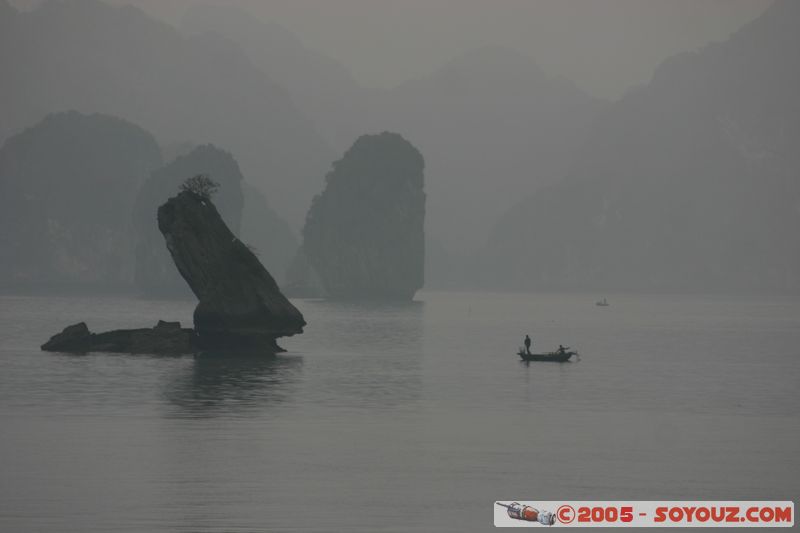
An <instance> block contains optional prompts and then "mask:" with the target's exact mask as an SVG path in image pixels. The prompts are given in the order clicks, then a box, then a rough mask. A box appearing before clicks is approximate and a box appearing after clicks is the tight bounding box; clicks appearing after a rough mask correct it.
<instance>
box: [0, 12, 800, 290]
mask: <svg viewBox="0 0 800 533" xmlns="http://www.w3.org/2000/svg"><path fill="white" fill-rule="evenodd" d="M798 13H800V10H799V9H798V7H797V4H796V3H794V2H791V1H785V0H784V1H779V2H776V3H774V4H772V3H770V2H766V1H746V2H745V1H714V0H705V1H700V2H687V1H683V0H681V1H675V2H659V3H641V2H631V1H628V0H607V1H604V2H592V3H589V4H587V3H582V2H553V1H541V2H516V1H506V2H501V3H500V7H496V6H494V5H491V6H489V5H487V4H486V3H483V2H448V1H444V0H438V1H435V2H432V3H427V2H413V1H412V2H407V3H402V4H400V3H393V4H388V3H371V2H364V1H359V0H342V1H340V2H330V3H327V2H311V1H304V2H286V1H282V0H281V1H274V2H249V1H246V0H242V1H231V2H217V3H208V2H190V1H183V0H169V1H158V2H156V1H149V0H138V1H130V2H128V1H124V0H114V1H113V2H101V1H99V0H85V1H75V2H59V1H49V2H20V1H15V2H10V1H8V0H3V1H2V2H0V17H1V18H0V28H2V34H1V35H2V36H1V37H0V39H2V43H1V44H2V47H0V48H1V49H0V62H2V69H3V72H5V73H6V75H4V76H3V77H2V79H0V90H1V91H2V92H1V93H0V94H2V100H0V141H2V142H3V146H2V150H0V186H1V187H2V190H3V194H2V197H1V198H0V202H3V203H4V204H5V205H4V207H3V209H2V211H3V213H4V216H5V218H6V220H5V223H4V224H3V229H2V230H0V232H2V234H3V242H4V243H6V245H5V246H3V250H4V252H3V253H4V254H5V255H6V256H7V257H8V259H7V260H4V261H3V264H2V265H1V266H0V272H2V280H0V281H1V282H2V284H3V285H6V286H13V285H15V284H18V283H24V284H26V285H31V286H35V285H37V284H40V283H42V284H52V283H56V284H58V283H62V282H63V283H73V282H74V283H81V284H82V283H89V284H91V283H92V281H91V280H90V279H88V278H91V277H92V276H88V277H87V276H85V275H81V274H80V273H79V272H78V271H79V270H80V268H82V267H80V266H76V265H81V264H83V265H88V264H89V263H91V262H95V263H96V262H98V256H97V253H96V252H93V256H94V257H93V259H92V260H91V261H90V260H88V259H87V258H86V257H85V256H86V255H87V254H88V253H89V252H88V248H86V247H85V246H81V245H79V244H78V242H79V241H80V240H81V239H82V238H83V237H81V236H80V235H79V234H80V233H81V232H86V231H88V230H86V229H84V226H81V224H83V225H85V224H89V225H91V223H92V221H91V220H82V221H80V223H79V221H78V220H77V219H73V217H72V214H71V213H70V212H69V211H71V210H70V209H69V208H68V206H64V205H60V206H58V209H56V208H55V207H53V206H52V203H53V199H48V197H47V195H48V194H53V193H54V191H55V190H57V189H56V188H52V187H48V186H47V184H48V183H55V182H61V183H62V184H63V183H64V182H68V183H70V186H69V187H67V188H68V189H70V194H74V195H76V196H77V197H79V198H80V202H81V203H82V205H86V206H91V205H96V204H98V203H100V202H101V199H105V198H112V199H115V200H114V201H119V202H121V204H120V205H123V206H127V207H122V208H121V209H122V212H121V211H120V210H117V215H118V216H120V217H122V218H123V219H125V218H126V216H128V220H129V221H133V220H134V219H135V218H136V216H139V217H140V216H141V215H136V216H134V212H133V203H134V202H133V198H132V195H133V196H135V195H137V194H138V189H139V188H140V187H144V186H145V184H146V183H148V182H152V181H153V180H154V179H155V180H156V181H159V180H160V179H159V178H158V177H157V176H159V175H160V174H159V172H161V173H162V174H163V172H164V171H161V170H159V167H162V166H163V167H165V168H166V167H167V166H168V165H170V164H172V161H173V160H174V159H175V158H176V157H179V156H185V155H186V154H188V153H189V152H191V151H192V150H193V149H194V148H195V147H197V146H203V145H210V146H211V147H212V148H213V149H217V150H221V151H224V152H226V153H229V154H230V156H231V157H232V158H233V164H235V165H237V167H238V168H239V169H240V171H241V184H240V183H239V182H236V183H235V184H233V182H232V185H230V187H233V188H234V189H236V191H233V190H231V191H227V192H226V194H234V193H235V194H241V192H239V191H240V190H243V188H246V189H247V190H249V191H252V194H246V195H245V196H246V198H247V201H245V202H244V205H243V208H242V207H240V208H237V214H236V218H237V223H236V224H235V227H236V226H238V220H243V221H246V223H245V227H243V228H242V231H243V232H244V236H245V238H246V239H247V240H248V241H252V242H253V243H254V246H256V248H262V249H263V250H262V251H263V253H264V254H265V257H264V261H265V264H267V266H268V268H270V270H272V271H273V273H274V275H275V277H276V279H278V280H284V279H285V278H286V274H287V271H288V269H289V267H290V265H291V263H292V262H293V261H295V260H296V259H297V257H296V256H297V254H298V247H299V246H300V244H301V242H302V239H301V238H300V233H301V230H302V228H303V226H304V223H305V220H306V215H307V211H308V208H309V206H310V205H311V200H312V198H313V197H314V196H315V195H318V194H320V193H321V192H322V190H323V185H324V176H325V175H326V173H327V172H328V171H329V170H330V168H331V164H332V163H333V162H334V161H336V160H337V159H339V158H340V157H341V156H342V154H343V153H344V152H345V150H347V149H348V147H350V146H351V145H352V144H353V142H354V141H355V140H356V139H357V138H358V137H359V136H361V135H363V134H370V133H372V134H375V133H380V132H383V131H390V132H396V133H399V134H401V135H403V136H404V137H405V138H406V139H408V140H409V141H410V142H411V143H413V144H414V146H416V147H417V148H418V149H419V150H420V152H421V153H422V156H423V157H424V160H425V173H426V180H425V191H426V194H427V203H426V213H425V216H426V221H425V235H426V242H427V244H426V251H425V255H426V257H425V270H426V281H425V286H426V287H428V288H469V287H472V288H489V289H523V290H539V289H598V290H600V289H634V290H678V291H683V290H703V289H708V290H726V291H737V290H783V289H797V288H798V287H800V275H798V267H800V247H799V246H798V244H797V242H796V239H794V238H793V234H794V228H795V227H796V226H797V222H798V216H799V215H798V208H797V205H798V201H800V193H799V191H800V188H799V187H798V182H797V175H798V169H800V163H798V159H797V151H796V150H795V149H794V146H795V145H796V142H797V140H798V137H799V136H800V134H799V133H798V122H800V120H798V111H797V105H796V103H795V94H797V89H798V88H799V86H800V76H799V75H798V72H797V67H796V65H795V63H796V57H795V55H796V50H797V49H798V44H800V43H798V40H799V38H798V36H797V32H795V31H794V24H795V23H796V22H797V20H798V16H799V15H798ZM356 20H357V21H358V22H357V23H356V22H355V21H356ZM366 43H369V44H368V45H367V44H366ZM64 112H78V113H80V114H83V115H91V114H94V113H100V114H102V115H103V116H107V117H116V118H119V119H122V120H125V121H127V122H129V123H130V124H131V125H132V126H135V127H138V128H142V129H143V130H144V131H146V132H147V133H148V135H151V136H152V137H153V139H154V140H155V142H157V143H158V145H159V146H160V151H161V157H160V158H157V159H152V160H150V161H149V162H144V161H141V162H137V165H138V166H137V167H135V168H131V167H130V166H129V165H130V163H128V162H126V160H125V159H119V160H110V159H109V158H111V157H113V155H112V154H110V153H108V152H107V151H103V153H101V151H102V148H101V147H100V146H97V152H96V153H94V154H92V153H91V150H90V147H86V146H84V147H83V149H85V150H88V152H87V155H86V157H85V158H84V159H83V161H82V163H79V162H74V164H71V163H70V164H68V163H67V161H60V162H59V160H58V159H53V158H57V157H67V158H70V157H73V156H74V152H70V153H65V154H60V152H59V150H60V149H61V148H60V146H63V143H64V142H67V138H69V137H74V136H76V135H78V136H80V135H85V134H84V133H81V132H80V131H81V130H80V129H79V126H78V124H77V123H76V124H75V125H74V127H75V128H78V129H76V130H75V133H72V132H71V131H70V128H71V127H73V126H70V125H68V124H65V125H63V129H62V130H61V133H60V134H61V135H64V136H66V137H65V139H64V140H63V141H61V140H59V138H58V135H59V132H58V131H46V130H45V129H44V128H48V124H49V123H50V122H48V120H50V121H51V122H52V118H48V117H49V116H50V115H51V114H53V113H64ZM67 116H73V117H75V118H76V120H77V118H78V117H79V116H80V115H67ZM62 120H65V119H63V118H62ZM51 129H52V128H51ZM40 130H41V133H39V134H37V133H35V132H37V131H40ZM98 134H99V135H101V136H102V135H103V134H102V133H100V132H98ZM37 135H38V137H41V138H42V139H44V138H46V137H47V138H51V139H52V140H51V141H44V140H42V141H41V142H51V143H53V144H52V150H53V152H52V155H53V158H49V159H52V164H51V165H49V167H48V166H46V165H43V164H39V163H37V161H40V160H41V158H42V156H41V155H36V156H34V155H32V152H30V150H32V149H33V144H31V143H33V142H34V141H33V139H35V138H37ZM70 142H75V139H74V138H73V139H71V141H70ZM92 142H94V141H92V140H91V139H90V138H89V137H87V138H86V141H85V143H89V144H90V143H92ZM40 150H48V148H46V147H42V148H40ZM41 153H49V152H41ZM59 154H60V155H59ZM71 154H72V155H71ZM31 158H33V159H31ZM92 158H98V160H103V162H104V163H103V164H107V165H109V168H117V169H118V174H119V176H120V177H121V176H123V175H130V177H126V178H124V181H125V183H124V184H116V185H115V184H114V183H117V182H118V181H119V179H120V178H119V177H112V176H111V175H110V174H114V173H115V172H113V171H111V170H109V171H106V173H105V174H104V175H103V177H98V181H97V182H96V183H94V184H93V185H92V187H86V186H85V185H82V183H84V181H82V180H83V178H84V177H85V176H86V175H87V173H90V172H91V169H92V168H96V165H97V164H99V163H93V162H92V161H91V159H92ZM81 164H83V165H85V167H81ZM142 165H143V166H142ZM187 168H189V167H187ZM193 170H199V169H197V168H193ZM237 172H238V171H237ZM151 175H152V177H151ZM26 176H27V177H26ZM172 179H173V181H174V180H177V177H174V178H172ZM104 180H108V181H104ZM160 181H163V180H160ZM223 181H224V179H223ZM112 182H113V183H112ZM33 183H41V184H43V185H42V187H44V188H39V189H35V188H33ZM164 183H166V182H164ZM123 185H124V186H123ZM62 186H63V185H62ZM125 187H128V188H129V189H128V190H126V188H125ZM162 189H163V191H162V192H163V193H164V194H166V193H167V189H168V187H166V186H165V185H162ZM131 190H132V191H134V192H131ZM143 190H144V189H143ZM94 195H97V196H94ZM115 195H117V196H115ZM120 195H121V196H120ZM161 196H163V194H162V195H161ZM123 197H124V198H123ZM257 197H258V198H262V199H260V200H258V201H255V202H254V201H253V199H254V198H257ZM158 199H159V198H155V197H154V198H152V199H151V200H150V204H152V205H151V206H150V208H148V209H149V210H150V211H152V206H153V205H156V202H157V201H158ZM58 201H60V202H64V201H65V199H64V198H62V197H59V198H58ZM24 203H28V204H30V207H29V208H25V209H24V211H25V216H26V217H30V218H31V219H32V220H31V221H30V222H23V221H22V220H23V219H22V218H20V217H19V216H18V215H15V214H14V212H15V211H14V209H15V208H17V209H19V207H20V206H21V205H23V204H24ZM148 205H149V204H148ZM48 206H51V207H48ZM81 210H83V208H79V207H77V204H75V208H74V210H72V211H81ZM255 210H258V211H260V212H261V213H266V214H265V215H264V214H260V213H255V212H254V211H255ZM125 211H127V212H129V213H130V214H129V215H125V213H124V212H125ZM81 216H82V217H83V219H86V218H87V217H88V218H89V219H90V218H91V217H90V216H88V215H87V213H82V215H81ZM256 220H258V222H255V221H256ZM95 223H96V225H97V227H95V228H93V229H92V231H96V230H97V229H98V228H100V229H102V228H103V227H104V224H106V222H104V221H103V220H102V219H101V218H99V217H98V219H97V220H96V221H95ZM253 223H256V224H258V225H259V226H254V225H253ZM37 225H38V226H41V228H40V229H39V230H36V229H35V228H36V227H38V226H37ZM145 225H146V222H145ZM128 226H130V227H127V226H126V228H125V230H124V232H121V233H117V234H114V235H113V236H112V235H110V234H109V236H108V237H107V238H108V239H110V241H109V243H108V244H106V245H104V246H105V248H104V250H105V251H104V252H101V253H100V255H103V254H111V255H114V256H115V257H117V256H119V257H117V258H116V259H113V260H112V259H108V261H111V262H119V261H123V262H129V258H130V257H132V254H133V249H134V248H135V247H136V246H137V245H136V243H137V242H140V241H141V239H142V238H143V237H141V235H140V234H142V233H143V232H144V233H146V232H147V231H148V230H146V229H144V227H143V225H142V223H141V220H140V221H139V222H137V223H133V222H131V224H129V225H128ZM53 227H58V231H57V232H55V233H54V230H53ZM47 228H49V229H47ZM137 228H139V229H137ZM149 231H151V232H152V231H153V230H152V228H150V230H149ZM236 232H237V233H238V229H236ZM84 237H85V235H84ZM268 237H269V238H268ZM56 241H59V242H56ZM112 241H113V243H112ZM271 241H275V244H274V245H271V244H270V242H271ZM65 243H67V244H65ZM68 243H73V244H68ZM54 246H57V247H58V248H59V249H60V252H59V254H60V255H59V257H54V256H52V254H51V253H50V252H47V249H48V248H50V249H52V248H53V247H54ZM112 249H114V250H116V251H115V252H111V250H112ZM123 249H124V250H123ZM37 250H38V251H37ZM48 254H50V255H48ZM120 254H122V255H120ZM122 257H125V259H121V258H122ZM103 261H104V260H102V258H101V260H100V262H101V263H102V262H103ZM108 261H106V262H108ZM43 262H44V263H47V266H46V267H45V266H43ZM115 264H116V263H115ZM32 265H36V266H35V268H32ZM59 265H60V266H59ZM68 265H72V266H68ZM87 268H88V267H87ZM105 268H106V269H107V270H108V269H117V270H116V271H115V272H114V273H113V274H111V273H105V274H102V275H94V277H97V278H103V279H104V280H105V282H104V283H110V281H109V280H110V279H113V280H114V283H117V284H120V285H122V286H133V285H134V274H133V270H134V269H132V268H129V266H127V267H124V268H122V267H118V266H113V267H112V266H107V267H105ZM70 269H71V270H70ZM120 269H121V270H120ZM171 275H172V276H174V273H173V274H171ZM59 280H60V281H59Z"/></svg>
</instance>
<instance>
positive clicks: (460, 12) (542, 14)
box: [17, 0, 771, 97]
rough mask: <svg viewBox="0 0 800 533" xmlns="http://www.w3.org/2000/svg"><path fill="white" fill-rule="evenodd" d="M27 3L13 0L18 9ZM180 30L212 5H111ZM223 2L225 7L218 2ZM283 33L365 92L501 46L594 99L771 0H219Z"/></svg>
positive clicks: (163, 1)
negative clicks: (332, 62)
mask: <svg viewBox="0 0 800 533" xmlns="http://www.w3.org/2000/svg"><path fill="white" fill-rule="evenodd" d="M20 1H21V2H24V1H25V0H18V2H17V3H20ZM110 1H113V2H114V3H117V4H121V3H132V4H136V5H138V6H140V7H142V8H144V9H146V10H147V11H149V12H151V13H156V14H158V15H159V16H161V17H163V18H165V19H167V20H170V21H171V22H177V21H178V20H179V19H180V14H181V12H182V11H183V10H184V9H185V6H187V5H189V4H191V3H192V2H208V0H110ZM219 1H223V0H219ZM224 1H227V2H228V3H231V4H235V5H239V6H246V7H247V8H248V9H249V10H250V11H251V12H252V13H253V14H255V15H257V16H259V17H260V18H262V19H264V20H272V21H275V22H278V23H280V24H282V25H283V26H285V27H287V28H289V29H290V30H292V31H293V32H294V33H296V34H297V35H298V36H299V37H300V38H301V39H302V41H303V42H305V43H306V44H307V45H308V46H309V47H311V48H315V49H317V50H320V51H324V52H325V53H327V54H328V55H330V56H332V57H334V58H336V59H338V60H339V61H340V62H341V63H342V64H344V65H345V66H346V67H347V68H349V69H350V71H351V72H352V73H353V75H354V76H355V77H356V79H357V80H359V81H360V82H361V83H362V84H364V85H368V86H391V85H395V84H397V83H399V82H402V81H405V80H407V79H409V78H413V77H417V76H419V75H421V74H424V73H427V72H429V71H431V70H433V69H435V68H436V67H438V66H439V65H441V64H442V63H444V62H445V61H447V60H448V59H450V58H451V57H453V56H455V55H457V54H459V53H460V52H462V51H464V50H467V49H470V48H474V47H478V46H482V45H497V44H499V45H505V46H509V47H512V48H514V49H517V50H519V51H522V52H524V53H526V54H528V55H530V56H532V57H533V58H535V59H536V61H537V62H538V63H539V64H540V65H541V66H542V67H543V68H544V69H545V71H546V72H547V73H549V74H551V75H561V76H565V77H567V78H570V79H572V80H573V81H575V82H576V83H577V84H578V85H579V86H581V87H583V88H585V89H587V90H589V91H591V92H592V93H593V94H595V95H597V96H603V97H617V96H619V95H620V94H621V93H622V92H623V91H624V90H626V89H627V88H629V87H631V86H632V85H636V84H639V83H644V82H646V81H647V80H648V79H649V78H650V76H651V74H652V72H653V69H654V68H655V67H656V66H657V65H658V63H659V62H660V61H661V60H663V59H665V58H667V57H669V56H671V55H673V54H675V53H677V52H681V51H684V50H692V49H696V48H697V47H699V46H702V45H703V44H705V43H707V42H709V41H715V40H722V39H724V38H725V37H726V36H727V35H729V34H730V33H731V32H732V31H734V30H736V29H737V28H739V27H740V26H741V25H742V24H744V23H745V22H747V21H749V20H751V19H753V18H755V17H756V16H758V14H760V13H761V12H762V11H763V10H764V9H766V7H767V6H768V5H769V4H770V3H771V0H224Z"/></svg>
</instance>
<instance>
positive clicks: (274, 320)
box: [158, 191, 306, 351]
mask: <svg viewBox="0 0 800 533" xmlns="http://www.w3.org/2000/svg"><path fill="white" fill-rule="evenodd" d="M158 229H159V230H160V231H161V233H163V234H164V238H165V239H166V242H167V249H168V250H169V252H170V254H171V255H172V259H173V260H174V261H175V266H177V267H178V272H180V274H181V276H183V279H185V280H186V282H187V283H188V284H189V287H190V288H191V289H192V292H194V294H195V296H197V298H198V300H200V302H199V303H198V304H197V307H196V308H195V311H194V326H195V331H196V332H197V334H198V336H199V337H200V341H201V343H202V344H203V345H204V346H208V347H236V348H238V349H265V350H273V351H279V350H280V348H279V347H278V345H277V343H276V342H275V339H277V338H278V337H286V336H291V335H295V334H297V333H302V332H303V326H305V324H306V322H305V320H304V319H303V315H302V314H301V313H300V311H298V310H297V308H296V307H295V306H294V305H292V304H291V302H289V300H287V299H286V297H285V296H284V295H283V294H282V293H281V291H280V289H278V285H277V283H275V280H274V279H273V277H272V276H271V275H270V273H269V272H267V270H266V269H265V268H264V267H263V265H262V264H261V263H260V262H259V261H258V259H257V258H256V256H255V255H254V254H253V252H252V251H251V250H250V249H249V248H248V247H247V246H246V245H245V244H244V243H243V242H242V241H240V240H239V239H238V238H237V237H236V236H235V235H234V234H233V233H232V232H231V231H230V229H228V227H227V226H226V225H225V223H224V222H223V221H222V218H221V217H220V216H219V213H218V212H217V209H216V208H215V207H214V204H213V203H211V201H210V200H209V199H208V198H205V197H203V196H201V195H198V194H195V193H193V192H190V191H184V192H182V193H180V194H179V195H177V196H175V197H174V198H170V199H169V200H168V201H167V203H165V204H164V205H162V206H161V207H160V208H159V209H158Z"/></svg>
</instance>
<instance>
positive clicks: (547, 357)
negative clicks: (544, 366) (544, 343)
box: [517, 350, 578, 363]
mask: <svg viewBox="0 0 800 533" xmlns="http://www.w3.org/2000/svg"><path fill="white" fill-rule="evenodd" d="M517 355H518V356H519V357H520V359H522V360H523V361H546V362H550V363H566V362H567V361H569V358H570V357H572V356H573V355H578V352H575V351H567V352H564V353H561V352H548V353H526V352H525V351H523V350H520V351H518V352H517Z"/></svg>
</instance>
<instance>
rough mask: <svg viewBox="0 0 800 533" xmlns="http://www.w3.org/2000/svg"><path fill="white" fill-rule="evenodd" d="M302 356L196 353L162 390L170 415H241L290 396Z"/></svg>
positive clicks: (298, 372)
mask: <svg viewBox="0 0 800 533" xmlns="http://www.w3.org/2000/svg"><path fill="white" fill-rule="evenodd" d="M302 368H303V358H302V357H299V356H296V355H292V356H286V355H284V356H277V357H260V356H253V355H229V354H200V355H197V356H195V357H194V361H193V364H192V365H191V366H190V367H189V368H188V369H186V370H185V371H184V373H183V374H181V375H180V376H178V377H177V378H175V379H174V380H172V381H171V382H169V384H168V385H167V388H166V390H165V392H164V394H165V397H166V399H167V400H168V402H169V405H171V406H173V407H175V408H177V411H175V412H170V415H174V416H179V417H183V416H185V417H203V416H217V415H223V414H224V415H226V416H230V415H236V414H244V413H247V412H248V411H249V410H252V409H255V408H257V407H259V406H263V405H265V404H270V403H282V402H285V401H287V399H288V398H289V397H290V396H291V394H292V392H293V390H294V387H295V385H296V383H297V380H298V376H299V374H300V373H301V372H302Z"/></svg>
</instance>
